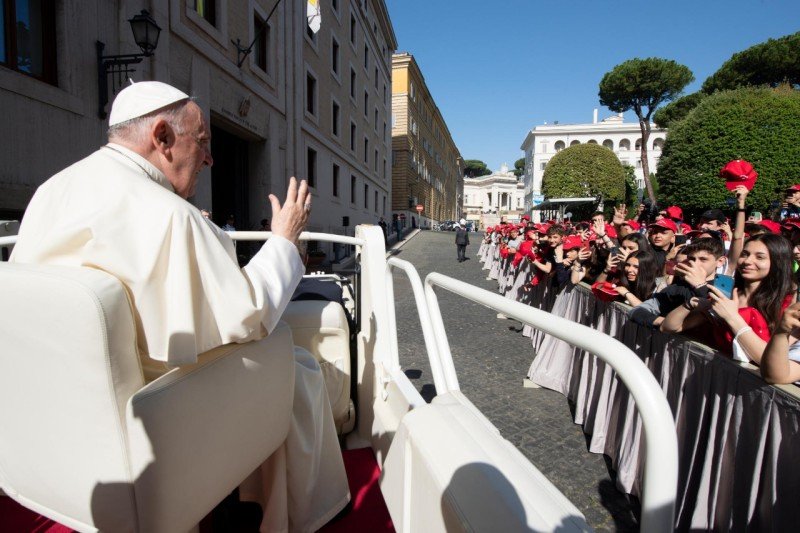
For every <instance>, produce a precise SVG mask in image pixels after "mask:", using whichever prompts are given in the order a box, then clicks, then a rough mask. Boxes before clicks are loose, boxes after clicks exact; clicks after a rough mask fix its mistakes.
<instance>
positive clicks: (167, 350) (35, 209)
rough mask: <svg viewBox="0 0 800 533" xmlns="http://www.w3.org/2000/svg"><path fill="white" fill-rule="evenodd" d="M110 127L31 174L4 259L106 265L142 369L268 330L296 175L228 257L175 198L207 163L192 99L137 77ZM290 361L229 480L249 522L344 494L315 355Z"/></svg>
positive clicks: (312, 525)
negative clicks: (289, 399)
mask: <svg viewBox="0 0 800 533" xmlns="http://www.w3.org/2000/svg"><path fill="white" fill-rule="evenodd" d="M109 126H110V128H109V143H108V144H107V145H105V146H103V147H102V148H100V149H99V150H97V151H96V152H94V153H93V154H91V155H89V156H88V157H86V158H85V159H83V160H81V161H78V162H77V163H75V164H73V165H72V166H70V167H68V168H66V169H65V170H63V171H61V172H59V173H58V174H56V175H55V176H53V177H52V178H50V179H49V180H47V181H46V182H45V183H44V184H43V185H42V186H41V187H39V189H38V190H37V192H36V194H35V195H34V197H33V199H32V200H31V202H30V205H29V206H28V209H27V210H26V212H25V217H24V219H23V222H22V226H21V227H20V232H19V240H18V242H17V245H16V246H15V248H14V252H13V254H12V256H11V261H15V262H19V263H40V264H41V263H50V264H59V265H73V266H85V267H90V268H97V269H100V270H103V271H106V272H108V273H110V274H112V275H114V276H116V277H117V278H118V279H119V280H120V281H121V282H122V283H123V284H124V285H125V287H126V288H127V291H128V294H129V297H130V299H131V303H132V304H133V308H134V315H135V318H136V322H137V344H138V349H139V353H140V355H141V360H142V368H143V371H144V373H145V377H146V378H147V379H153V378H155V377H157V376H158V375H160V374H163V373H164V372H166V371H167V370H168V369H169V368H170V367H171V366H177V365H183V364H189V363H193V362H195V361H196V360H197V355H198V354H200V353H202V352H205V351H207V350H210V349H212V348H215V347H217V346H220V345H223V344H226V343H230V342H247V341H250V340H254V339H259V338H262V337H263V336H265V335H268V334H269V332H270V331H272V329H273V328H274V327H275V325H276V324H277V322H278V320H279V319H280V317H281V314H282V313H283V311H284V309H285V308H286V305H287V304H288V302H289V300H290V298H291V296H292V293H293V292H294V289H295V288H296V286H297V284H298V283H299V281H300V279H301V278H302V275H303V271H304V269H303V264H302V261H301V259H300V256H299V253H298V250H297V246H296V245H297V242H298V237H299V235H300V232H302V231H303V228H304V227H305V225H306V221H307V219H308V213H309V211H310V208H311V195H310V194H309V193H308V187H307V184H306V182H305V181H302V182H301V183H300V186H299V187H298V186H297V182H296V181H295V179H294V178H292V179H291V181H290V184H289V189H288V191H287V195H286V202H285V203H284V205H283V206H281V205H280V203H279V202H278V199H277V198H276V197H275V196H274V195H270V198H269V199H270V203H271V204H272V211H273V217H272V232H273V237H272V238H271V239H270V240H268V241H267V242H266V244H264V246H262V248H261V249H260V250H259V252H258V253H257V254H256V255H255V256H254V257H253V259H252V260H251V261H250V263H249V264H248V265H247V266H245V267H244V268H243V269H240V268H239V266H238V264H237V261H236V255H235V252H234V247H233V242H232V241H231V239H230V238H229V237H228V235H227V234H226V233H225V232H223V231H222V230H220V229H219V228H218V227H216V226H215V225H214V224H213V223H212V222H210V221H208V220H206V219H205V218H203V216H202V215H201V214H200V211H199V210H198V209H197V208H196V207H194V206H193V205H192V204H190V203H189V202H187V201H186V199H187V198H189V197H191V196H192V195H194V190H195V186H196V184H197V179H198V174H199V172H200V171H201V170H202V169H203V167H205V166H211V165H212V164H213V160H212V158H211V153H210V141H211V134H210V131H209V128H208V124H207V122H206V120H205V117H204V115H203V112H202V110H201V109H200V107H199V106H198V105H197V104H196V103H194V102H193V101H192V100H191V99H190V98H189V96H188V95H186V94H185V93H183V92H181V91H179V90H177V89H175V88H174V87H171V86H169V85H166V84H164V83H160V82H140V83H136V84H133V85H131V86H129V87H127V88H125V89H124V90H122V91H121V92H120V93H119V95H118V96H117V97H116V99H115V100H114V104H113V106H112V109H111V114H110V117H109ZM295 368H296V370H295V393H294V394H295V395H294V404H293V416H292V422H291V425H290V430H289V436H288V437H287V440H286V442H285V443H284V444H283V446H281V448H279V449H278V451H276V452H275V453H274V454H273V455H272V456H271V457H270V458H269V459H268V460H267V462H266V463H265V464H264V465H262V467H261V469H260V471H259V472H256V473H254V474H253V475H252V476H250V478H248V480H247V481H246V482H245V483H244V484H243V485H242V487H241V490H240V493H241V496H242V498H243V499H253V500H255V501H258V502H259V503H261V505H262V508H263V510H264V519H263V522H262V524H261V530H262V531H313V530H316V529H318V528H320V527H321V526H322V525H324V524H325V523H326V522H327V521H329V520H330V519H331V518H332V517H333V516H335V515H336V514H337V513H338V512H339V511H340V510H341V509H343V508H344V507H345V505H346V504H347V502H348V501H349V497H350V495H349V491H348V487H347V478H346V475H345V471H344V464H343V462H342V456H341V451H340V449H339V445H338V441H337V438H336V430H335V427H334V423H333V417H332V415H331V408H330V404H329V401H328V396H327V394H326V392H325V384H324V380H323V377H322V373H321V371H320V368H319V366H318V365H317V363H316V361H315V360H314V358H313V356H311V355H310V354H309V353H308V352H304V351H303V350H301V349H299V348H296V349H295ZM228 385H230V386H231V387H235V386H236V384H235V383H230V384H228ZM209 429H210V430H213V428H209ZM231 453H235V450H231Z"/></svg>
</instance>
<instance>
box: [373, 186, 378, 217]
mask: <svg viewBox="0 0 800 533" xmlns="http://www.w3.org/2000/svg"><path fill="white" fill-rule="evenodd" d="M374 196H375V200H374V202H373V207H374V208H375V212H376V213H377V212H378V191H375V195H374Z"/></svg>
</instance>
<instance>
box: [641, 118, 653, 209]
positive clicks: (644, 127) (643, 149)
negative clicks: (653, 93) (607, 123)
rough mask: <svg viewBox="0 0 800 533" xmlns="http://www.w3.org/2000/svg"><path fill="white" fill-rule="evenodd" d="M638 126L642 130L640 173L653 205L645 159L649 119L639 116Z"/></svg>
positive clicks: (647, 166)
mask: <svg viewBox="0 0 800 533" xmlns="http://www.w3.org/2000/svg"><path fill="white" fill-rule="evenodd" d="M639 127H640V128H641V130H642V146H641V151H640V157H641V158H642V174H644V186H645V187H646V188H647V196H648V198H650V201H651V202H653V205H655V204H656V193H655V191H654V190H653V184H652V183H650V163H649V162H648V161H647V141H648V140H650V121H649V120H647V119H645V118H641V117H640V118H639Z"/></svg>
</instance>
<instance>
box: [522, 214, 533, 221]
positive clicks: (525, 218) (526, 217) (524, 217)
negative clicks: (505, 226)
mask: <svg viewBox="0 0 800 533" xmlns="http://www.w3.org/2000/svg"><path fill="white" fill-rule="evenodd" d="M530 219H531V217H530V215H522V217H521V220H530Z"/></svg>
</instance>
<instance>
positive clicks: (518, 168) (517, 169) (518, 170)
mask: <svg viewBox="0 0 800 533" xmlns="http://www.w3.org/2000/svg"><path fill="white" fill-rule="evenodd" d="M523 174H525V158H524V157H521V158H519V159H517V160H516V161H514V175H515V176H516V177H518V178H519V177H521V176H522V175H523Z"/></svg>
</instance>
